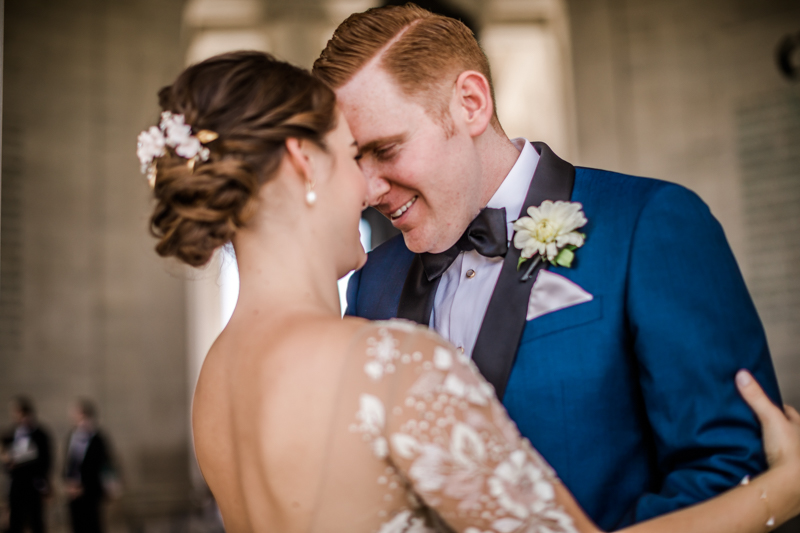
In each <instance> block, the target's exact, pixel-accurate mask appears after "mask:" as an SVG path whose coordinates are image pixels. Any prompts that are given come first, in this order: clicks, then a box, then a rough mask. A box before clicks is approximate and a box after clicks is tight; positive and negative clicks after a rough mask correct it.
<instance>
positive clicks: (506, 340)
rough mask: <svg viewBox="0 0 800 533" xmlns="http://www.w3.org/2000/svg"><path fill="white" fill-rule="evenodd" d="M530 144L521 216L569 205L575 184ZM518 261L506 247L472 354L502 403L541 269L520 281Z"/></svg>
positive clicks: (568, 169) (541, 148)
mask: <svg viewBox="0 0 800 533" xmlns="http://www.w3.org/2000/svg"><path fill="white" fill-rule="evenodd" d="M531 144H533V147H534V148H535V149H536V151H537V152H538V153H539V163H538V165H537V166H536V171H535V172H534V174H533V179H532V180H531V185H530V187H529V188H528V194H527V195H526V196H525V204H524V206H523V208H522V213H520V216H525V215H526V214H527V213H526V211H527V209H528V207H531V206H538V205H540V204H541V203H542V202H544V201H545V200H552V201H554V202H555V201H557V200H564V201H569V200H570V199H571V198H572V188H573V186H574V184H575V167H573V166H572V165H570V164H569V163H567V162H566V161H564V160H562V159H560V158H559V157H558V156H557V155H555V154H554V153H553V151H552V150H550V148H549V147H548V146H547V145H546V144H544V143H540V142H535V143H531ZM511 216H514V215H513V214H511ZM519 257H520V250H518V249H517V248H516V247H515V246H513V245H512V246H509V249H508V253H507V254H506V258H505V260H504V261H503V268H502V270H501V271H500V277H499V278H498V280H497V285H495V288H494V292H493V293H492V298H491V299H490V300H489V306H488V307H487V309H486V315H485V317H484V319H483V324H482V325H481V330H480V332H479V333H478V339H477V340H476V342H475V348H474V350H473V352H472V359H473V361H475V364H476V365H477V366H478V369H479V370H480V371H481V373H482V374H483V376H484V377H485V378H486V379H487V380H488V381H489V383H491V384H492V385H494V388H495V391H496V392H497V397H498V398H500V399H501V400H502V399H503V395H504V394H505V391H506V384H507V383H508V377H509V376H510V375H511V368H512V367H513V366H514V359H515V357H516V354H517V349H518V348H519V341H520V339H521V338H522V331H523V330H524V329H525V322H526V320H525V319H526V315H527V313H528V299H529V298H530V294H531V288H532V287H533V283H534V280H536V274H537V273H538V271H539V270H541V268H542V264H540V265H539V266H538V267H537V268H536V270H535V271H534V275H532V276H531V277H530V279H528V281H521V280H520V278H521V277H522V275H523V272H522V271H518V270H517V262H518V260H519ZM406 285H408V281H406ZM404 291H405V289H404ZM428 316H429V317H430V313H429V314H428Z"/></svg>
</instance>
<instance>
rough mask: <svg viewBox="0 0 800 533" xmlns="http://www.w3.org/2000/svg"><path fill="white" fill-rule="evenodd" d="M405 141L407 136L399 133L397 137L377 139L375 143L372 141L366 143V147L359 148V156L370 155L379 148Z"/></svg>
mask: <svg viewBox="0 0 800 533" xmlns="http://www.w3.org/2000/svg"><path fill="white" fill-rule="evenodd" d="M403 139H405V134H402V133H399V134H397V135H392V136H390V137H381V138H379V139H375V140H374V141H370V142H368V143H366V144H365V145H364V146H359V147H358V155H364V154H368V153H370V152H374V151H375V150H377V149H378V148H379V147H381V146H383V145H385V144H391V143H395V142H400V141H402V140H403Z"/></svg>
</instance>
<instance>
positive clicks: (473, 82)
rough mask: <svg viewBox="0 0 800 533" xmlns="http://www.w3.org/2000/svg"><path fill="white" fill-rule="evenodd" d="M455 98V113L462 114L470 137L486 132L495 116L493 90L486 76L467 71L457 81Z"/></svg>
mask: <svg viewBox="0 0 800 533" xmlns="http://www.w3.org/2000/svg"><path fill="white" fill-rule="evenodd" d="M454 97H455V104H456V106H455V108H456V109H455V112H457V113H460V115H461V116H460V118H461V122H462V123H463V124H464V126H465V127H466V129H467V131H468V132H469V135H470V137H477V136H479V135H481V134H482V133H483V132H484V131H486V128H487V127H488V126H489V124H490V123H491V122H492V117H493V116H494V105H493V102H492V89H491V87H490V86H489V80H487V79H486V76H484V75H483V74H481V73H480V72H478V71H475V70H465V71H464V72H462V73H461V74H459V76H458V78H457V79H456V84H455V94H454Z"/></svg>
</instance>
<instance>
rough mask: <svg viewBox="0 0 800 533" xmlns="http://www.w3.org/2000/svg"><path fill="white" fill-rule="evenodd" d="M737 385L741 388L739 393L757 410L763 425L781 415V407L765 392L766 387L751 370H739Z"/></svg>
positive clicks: (756, 412) (754, 410)
mask: <svg viewBox="0 0 800 533" xmlns="http://www.w3.org/2000/svg"><path fill="white" fill-rule="evenodd" d="M736 386H737V387H738V388H739V394H741V395H742V398H744V400H745V401H746V402H747V404H748V405H749V406H750V408H751V409H752V410H753V412H755V414H756V416H757V417H758V419H759V421H760V422H761V425H762V426H766V425H767V424H768V423H769V422H770V421H771V420H774V417H775V416H776V415H778V416H781V415H779V413H780V409H778V408H777V407H775V404H773V403H772V400H770V399H769V398H768V397H767V395H766V394H764V389H762V388H761V385H759V384H758V383H757V382H756V380H754V379H753V376H752V375H751V374H750V372H748V371H747V370H740V371H739V372H737V373H736Z"/></svg>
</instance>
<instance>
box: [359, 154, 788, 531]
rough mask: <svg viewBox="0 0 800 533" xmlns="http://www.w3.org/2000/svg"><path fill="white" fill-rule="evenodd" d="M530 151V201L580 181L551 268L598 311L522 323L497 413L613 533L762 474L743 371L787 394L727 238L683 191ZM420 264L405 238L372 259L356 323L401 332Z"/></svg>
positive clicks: (571, 311) (578, 308)
mask: <svg viewBox="0 0 800 533" xmlns="http://www.w3.org/2000/svg"><path fill="white" fill-rule="evenodd" d="M535 146H536V148H537V151H539V152H540V153H541V159H540V162H539V166H538V167H537V170H536V173H535V174H534V177H533V180H532V185H531V187H532V188H533V187H535V186H536V184H537V182H539V181H541V180H543V179H545V178H550V179H552V178H556V179H558V178H559V176H552V175H551V176H546V175H545V173H547V172H549V173H550V174H559V173H564V174H568V173H569V172H571V173H572V176H573V178H572V179H574V185H573V187H572V190H571V199H572V201H576V202H580V203H582V204H583V208H584V212H585V214H586V216H587V218H588V220H589V223H588V224H587V225H586V226H585V227H584V232H585V233H586V235H587V239H586V244H585V245H584V246H583V247H582V248H580V249H578V250H577V251H576V258H575V261H574V263H573V267H572V268H569V269H568V268H563V267H549V268H550V269H551V271H553V272H556V273H558V274H560V275H561V276H564V277H566V278H568V279H569V280H571V281H572V282H574V283H576V284H578V285H579V286H581V287H582V288H583V289H585V290H586V291H588V292H589V293H591V294H592V295H593V296H594V299H593V300H592V301H590V302H586V303H582V304H579V305H575V306H573V307H568V308H566V309H562V310H558V311H555V312H552V313H549V314H545V315H543V316H541V317H538V318H536V319H534V320H530V321H527V322H526V323H524V327H523V328H522V330H521V335H520V336H519V340H518V342H516V339H515V343H516V344H515V345H516V350H513V351H514V352H516V353H515V354H512V355H511V357H512V360H511V361H509V363H510V365H509V368H510V369H511V370H510V374H509V375H508V377H507V383H506V384H505V394H504V395H503V404H504V405H505V407H506V409H507V410H508V413H509V415H510V416H511V418H512V419H513V420H514V421H515V422H516V423H517V425H518V427H519V429H520V431H521V433H522V434H523V435H524V436H525V437H527V438H528V439H530V441H531V443H532V444H533V445H534V446H535V447H536V448H537V449H538V450H539V452H540V453H541V454H542V455H543V456H544V457H545V458H546V459H547V460H548V461H549V462H550V464H551V465H552V466H553V467H554V468H555V469H556V471H557V472H558V475H559V476H560V477H561V479H562V480H563V481H564V483H565V484H566V486H567V487H568V488H569V489H570V490H571V491H572V493H573V494H574V495H575V497H576V498H577V500H578V502H580V504H581V505H582V506H583V508H584V509H585V510H586V511H587V513H588V514H589V515H590V516H591V517H592V518H593V519H594V520H595V521H596V522H597V524H598V525H599V526H600V527H602V528H603V529H605V530H611V529H613V528H618V527H621V526H625V525H628V524H630V523H633V522H638V521H641V520H645V519H648V518H651V517H654V516H657V515H660V514H663V513H666V512H669V511H672V510H675V509H679V508H681V507H684V506H687V505H690V504H692V503H695V502H699V501H702V500H705V499H707V498H709V497H711V496H714V495H716V494H718V493H720V492H722V491H724V490H725V489H728V488H730V487H732V486H734V485H736V484H737V483H738V482H739V481H740V480H741V479H742V478H743V477H744V476H745V475H748V474H749V475H754V474H757V473H759V472H760V471H761V470H762V469H763V468H764V467H765V460H764V455H763V451H762V443H761V433H760V429H759V425H758V422H757V420H756V419H755V417H754V416H753V414H752V412H751V411H750V409H749V408H748V407H747V405H746V404H745V403H744V402H743V401H742V400H741V398H740V396H739V394H738V392H737V390H736V387H735V383H734V375H735V373H736V371H737V370H739V369H740V368H747V369H749V370H750V371H751V372H752V373H753V374H754V376H755V377H756V379H757V380H758V381H759V382H760V383H761V385H762V386H763V387H764V388H765V390H766V391H767V393H768V394H769V395H770V396H771V398H772V399H773V400H774V401H775V402H776V403H777V402H779V401H780V398H779V392H778V385H777V381H776V379H775V373H774V369H773V366H772V362H771V360H770V355H769V351H768V348H767V342H766V338H765V335H764V331H763V328H762V326H761V323H760V321H759V318H758V315H757V314H756V310H755V307H754V306H753V303H752V300H751V299H750V296H749V294H748V291H747V288H746V287H745V284H744V281H743V279H742V276H741V274H740V272H739V269H738V267H737V264H736V261H735V259H734V257H733V254H732V253H731V250H730V248H729V246H728V244H727V241H726V239H725V235H724V234H723V231H722V228H721V227H720V225H719V223H718V222H717V221H716V220H715V219H714V217H713V216H712V215H711V213H710V212H709V209H708V208H707V207H706V205H705V204H704V203H703V202H702V201H701V200H700V199H699V198H698V197H697V196H696V195H695V194H694V193H692V192H690V191H689V190H687V189H685V188H683V187H681V186H678V185H675V184H671V183H667V182H663V181H657V180H652V179H645V178H637V177H632V176H626V175H622V174H616V173H612V172H605V171H602V170H595V169H588V168H575V167H572V166H571V165H569V164H568V163H564V162H563V161H561V160H558V161H559V162H560V163H563V164H561V165H555V166H554V165H548V162H550V161H554V160H553V159H552V158H556V156H555V155H554V154H553V153H552V152H551V151H550V150H549V149H548V148H547V146H546V145H543V144H541V143H535ZM556 159H557V158H556ZM540 174H541V175H540ZM509 253H511V252H509ZM517 253H518V252H517ZM414 258H415V254H413V253H412V252H410V251H409V250H408V249H407V248H406V247H405V244H404V242H403V240H402V236H398V237H396V238H394V239H392V240H390V241H388V242H387V243H385V244H383V245H382V246H380V247H378V248H377V249H375V250H374V251H373V252H371V253H370V254H369V260H368V261H367V263H366V265H365V266H364V268H363V269H361V270H360V271H359V272H356V273H355V274H354V275H353V277H352V278H351V281H350V285H349V287H348V291H347V299H348V310H347V313H348V314H350V315H356V316H361V317H364V318H368V319H374V320H383V319H388V318H392V317H395V316H397V310H398V305H399V303H400V295H401V292H402V291H403V287H404V284H405V283H406V278H407V276H408V272H409V270H410V269H411V268H412V263H413V261H414ZM499 285H500V284H499V282H498V287H499ZM495 290H496V291H497V290H498V289H497V288H496V289H495ZM526 290H527V293H528V294H529V293H530V285H528V286H527V289H526ZM500 296H502V295H500ZM493 298H494V296H493ZM490 305H491V304H490ZM484 325H486V321H485V322H484ZM485 333H486V334H491V333H492V332H484V331H483V330H482V331H481V335H484V334H485Z"/></svg>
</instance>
